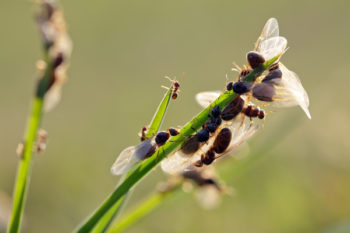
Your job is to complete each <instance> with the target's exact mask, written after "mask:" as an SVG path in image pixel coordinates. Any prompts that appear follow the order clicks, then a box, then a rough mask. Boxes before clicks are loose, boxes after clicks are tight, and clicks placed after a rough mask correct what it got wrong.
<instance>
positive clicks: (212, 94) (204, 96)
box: [195, 91, 221, 108]
mask: <svg viewBox="0 0 350 233" xmlns="http://www.w3.org/2000/svg"><path fill="white" fill-rule="evenodd" d="M220 94H221V92H220V91H205V92H200V93H198V94H196V97H195V98H196V101H197V103H198V104H199V105H200V106H202V107H203V108H206V107H208V106H209V105H210V104H211V103H213V102H214V100H216V99H217V98H218V97H219V96H220Z"/></svg>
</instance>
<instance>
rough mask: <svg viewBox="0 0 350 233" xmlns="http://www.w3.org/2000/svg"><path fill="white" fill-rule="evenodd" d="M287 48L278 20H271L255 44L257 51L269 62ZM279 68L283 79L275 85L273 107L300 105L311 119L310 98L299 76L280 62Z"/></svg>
mask: <svg viewBox="0 0 350 233" xmlns="http://www.w3.org/2000/svg"><path fill="white" fill-rule="evenodd" d="M286 48H287V40H286V38H284V37H281V36H279V28H278V22H277V20H276V19H275V18H270V19H269V20H268V21H267V22H266V24H265V26H264V28H263V30H262V32H261V34H260V36H259V38H258V40H257V42H256V43H255V51H257V52H259V53H260V54H262V55H263V57H264V58H265V60H269V59H271V58H273V57H274V56H277V55H282V54H283V53H284V52H285V51H286ZM279 68H280V70H281V72H282V79H281V81H280V82H279V83H278V84H275V85H274V87H275V89H276V94H277V95H276V96H275V100H274V101H273V102H272V103H271V105H272V106H275V107H291V106H296V105H299V106H300V107H301V108H302V109H303V110H304V112H305V113H306V115H307V117H308V118H309V119H311V115H310V112H309V110H308V107H309V97H308V95H307V93H306V91H305V89H304V88H303V86H302V84H301V82H300V79H299V77H298V75H297V74H296V73H294V72H293V71H290V70H289V69H288V68H287V67H286V66H284V65H283V64H282V63H281V62H279ZM262 78H263V77H262ZM262 78H261V79H262ZM261 79H260V80H261ZM258 82H259V81H258Z"/></svg>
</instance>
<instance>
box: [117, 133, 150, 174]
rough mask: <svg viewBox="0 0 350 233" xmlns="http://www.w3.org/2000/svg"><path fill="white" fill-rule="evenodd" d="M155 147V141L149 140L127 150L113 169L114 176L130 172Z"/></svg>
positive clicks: (119, 157) (121, 154)
mask: <svg viewBox="0 0 350 233" xmlns="http://www.w3.org/2000/svg"><path fill="white" fill-rule="evenodd" d="M154 146H155V143H154V139H153V138H150V139H147V140H145V141H143V142H141V143H140V144H138V145H136V146H129V147H127V148H125V149H124V150H123V151H122V152H121V153H120V155H119V156H118V158H117V159H116V161H115V162H114V164H113V165H112V167H111V173H112V174H114V175H123V174H126V173H127V172H128V171H130V170H131V169H132V168H133V167H134V166H135V165H136V164H137V163H138V162H140V161H141V160H143V159H144V158H145V156H146V155H147V154H148V152H149V151H150V150H151V149H152V147H154Z"/></svg>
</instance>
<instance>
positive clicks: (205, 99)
mask: <svg viewBox="0 0 350 233" xmlns="http://www.w3.org/2000/svg"><path fill="white" fill-rule="evenodd" d="M220 95H221V92H220V91H204V92H199V93H197V94H196V101H197V103H198V104H199V105H200V106H201V107H203V108H206V107H208V106H209V105H210V104H211V103H213V102H214V100H216V99H217V98H218V97H219V96H220ZM241 98H242V99H243V100H246V96H243V95H241Z"/></svg>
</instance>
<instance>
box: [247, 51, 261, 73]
mask: <svg viewBox="0 0 350 233" xmlns="http://www.w3.org/2000/svg"><path fill="white" fill-rule="evenodd" d="M247 60H248V64H249V65H250V67H251V68H252V69H255V68H257V67H259V66H260V65H262V64H264V62H265V58H264V57H263V56H262V55H261V54H260V53H258V52H255V51H251V52H249V53H248V54H247Z"/></svg>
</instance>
